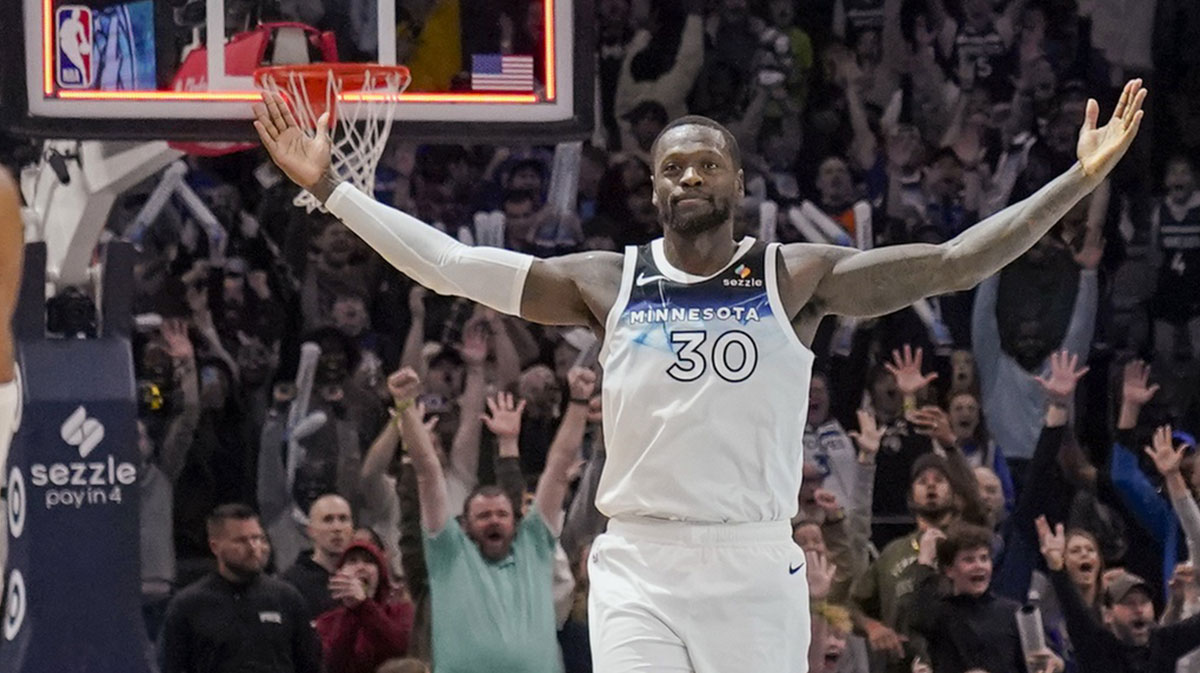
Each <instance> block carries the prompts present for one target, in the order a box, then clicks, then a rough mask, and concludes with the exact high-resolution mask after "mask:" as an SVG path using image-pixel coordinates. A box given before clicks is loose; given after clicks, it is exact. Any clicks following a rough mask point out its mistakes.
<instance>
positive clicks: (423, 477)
mask: <svg viewBox="0 0 1200 673" xmlns="http://www.w3.org/2000/svg"><path fill="white" fill-rule="evenodd" d="M420 389H421V379H420V378H419V377H418V376H417V373H416V372H415V371H413V370H412V369H410V368H408V367H405V368H404V369H401V370H400V371H398V372H396V373H395V374H392V375H391V376H389V377H388V392H390V393H391V394H392V399H396V400H402V402H400V404H399V406H398V409H397V411H398V415H399V417H400V418H399V423H400V437H401V439H403V441H404V445H405V446H406V447H408V451H409V455H410V456H412V461H413V469H414V470H415V471H416V475H417V492H418V494H419V497H420V502H421V525H422V526H423V527H424V528H425V531H426V532H427V533H429V534H430V535H437V534H438V533H439V532H441V530H442V529H443V528H445V527H446V522H447V521H448V520H449V518H450V510H449V508H448V505H447V502H446V477H445V474H444V473H443V472H442V465H441V463H440V462H439V461H438V456H437V450H436V449H435V448H434V446H433V437H432V436H430V434H429V431H428V430H426V429H425V425H424V423H423V422H422V421H423V419H422V418H421V417H420V416H419V415H418V411H417V407H416V397H417V393H418V392H419V391H420Z"/></svg>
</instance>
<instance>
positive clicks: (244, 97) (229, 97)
mask: <svg viewBox="0 0 1200 673" xmlns="http://www.w3.org/2000/svg"><path fill="white" fill-rule="evenodd" d="M58 97H59V98H62V99H63V100H165V101H210V102H216V101H225V102H228V101H244V102H254V101H258V100H262V94H260V93H258V92H257V91H90V90H89V91H59V92H58ZM395 97H397V96H394V95H392V94H382V93H377V94H369V93H346V94H342V95H341V96H338V100H341V101H348V102H351V103H357V102H380V101H384V100H389V99H391V98H395ZM398 98H399V99H400V100H402V101H404V102H406V103H536V102H538V100H537V96H535V95H533V94H495V93H483V94H466V93H404V94H400V95H399V96H398Z"/></svg>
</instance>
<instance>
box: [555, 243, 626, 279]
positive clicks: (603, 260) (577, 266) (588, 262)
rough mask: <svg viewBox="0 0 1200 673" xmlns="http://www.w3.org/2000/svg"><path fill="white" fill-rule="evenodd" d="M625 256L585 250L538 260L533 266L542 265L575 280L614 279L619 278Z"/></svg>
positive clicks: (616, 253) (604, 251)
mask: <svg viewBox="0 0 1200 673" xmlns="http://www.w3.org/2000/svg"><path fill="white" fill-rule="evenodd" d="M624 260H625V255H624V254H623V253H620V252H613V251H612V250H586V251H584V252H573V253H570V254H566V255H558V256H556V257H547V258H544V259H538V260H537V261H536V262H535V264H544V265H546V266H547V267H549V268H551V269H553V270H554V271H556V272H559V273H565V274H567V275H569V276H571V277H573V278H576V279H590V280H595V279H597V278H606V277H607V278H610V279H612V278H615V279H617V280H619V279H620V277H621V269H622V268H623V265H624Z"/></svg>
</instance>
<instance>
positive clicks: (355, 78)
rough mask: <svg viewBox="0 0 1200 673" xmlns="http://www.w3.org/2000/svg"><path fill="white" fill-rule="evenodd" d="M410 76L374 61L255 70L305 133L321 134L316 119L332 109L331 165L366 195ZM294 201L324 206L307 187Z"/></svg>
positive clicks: (401, 68) (265, 88)
mask: <svg viewBox="0 0 1200 673" xmlns="http://www.w3.org/2000/svg"><path fill="white" fill-rule="evenodd" d="M410 81H412V78H411V77H410V76H409V72H408V68H406V67H404V66H399V65H378V64H375V63H313V64H304V65H276V66H270V67H266V68H259V69H258V70H255V71H254V82H255V84H256V85H257V86H258V88H259V89H260V90H262V91H264V92H271V93H276V94H279V95H280V96H282V97H283V99H284V101H285V102H286V103H287V105H288V107H289V108H290V109H291V111H292V114H293V115H295V117H296V122H297V123H298V124H300V126H301V127H302V128H304V129H305V131H306V132H308V133H316V128H317V120H318V119H320V117H321V115H322V114H324V113H325V112H326V111H327V110H328V111H329V116H330V120H329V125H330V133H329V136H330V141H331V154H330V162H331V167H332V168H333V171H334V173H335V174H337V175H338V176H339V177H341V178H342V179H343V180H349V181H351V182H352V183H354V186H356V187H358V188H359V189H360V190H362V191H363V192H365V193H367V194H372V193H373V192H374V189H375V166H376V165H377V164H378V163H379V159H380V157H382V156H383V149H384V145H386V144H387V138H388V134H389V133H390V132H391V130H392V120H393V118H394V117H395V114H396V104H397V103H398V102H399V100H400V96H399V95H400V94H401V93H403V92H404V90H405V89H406V88H407V87H408V84H409V82H410ZM293 203H294V204H295V205H297V206H304V207H305V208H307V209H308V211H309V212H310V213H311V212H312V211H313V210H314V209H316V208H321V209H322V210H324V208H322V207H321V203H320V202H319V201H317V199H316V197H314V196H313V195H312V194H309V193H308V192H307V191H304V190H302V191H301V192H300V194H299V195H298V196H297V197H296V198H295V200H294V201H293Z"/></svg>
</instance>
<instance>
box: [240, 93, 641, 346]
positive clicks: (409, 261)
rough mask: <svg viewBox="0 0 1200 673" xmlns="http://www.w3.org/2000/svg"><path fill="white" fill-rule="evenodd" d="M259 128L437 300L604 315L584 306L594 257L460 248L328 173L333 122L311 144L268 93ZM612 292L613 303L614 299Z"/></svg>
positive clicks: (324, 197) (579, 316)
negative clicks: (536, 256) (449, 297)
mask: <svg viewBox="0 0 1200 673" xmlns="http://www.w3.org/2000/svg"><path fill="white" fill-rule="evenodd" d="M254 116H255V121H254V128H255V129H256V130H257V131H258V135H259V138H261V139H262V143H263V146H264V147H266V148H267V151H268V152H269V153H270V155H271V159H272V160H273V161H274V162H275V164H276V165H277V166H279V168H280V170H282V171H283V172H284V174H286V175H287V176H288V178H290V179H291V180H292V181H293V182H295V183H296V184H297V185H299V186H301V187H303V188H304V189H306V190H308V191H309V192H311V193H312V194H313V196H316V197H317V198H318V199H319V200H320V201H321V202H322V203H323V204H325V207H326V208H327V209H328V210H329V212H331V213H333V214H334V215H336V216H337V217H338V218H339V219H340V220H342V222H345V223H346V226H348V227H349V228H350V229H351V231H353V232H354V233H355V234H358V236H359V237H360V238H362V239H363V240H364V241H365V242H366V243H367V245H370V246H371V247H372V248H374V249H375V251H376V252H378V253H379V254H380V255H382V256H383V258H384V259H386V260H387V261H388V262H389V263H390V264H391V265H392V266H394V267H396V268H397V269H399V270H400V271H401V272H403V273H404V274H405V275H407V276H409V277H410V278H412V279H413V280H415V281H417V282H418V283H420V284H421V285H424V286H425V287H427V288H429V289H431V290H433V291H434V292H437V293H439V294H447V295H454V296H458V297H466V298H467V299H470V300H472V301H476V302H479V303H480V304H483V305H485V306H488V307H491V308H494V309H496V310H497V311H500V312H502V313H507V314H509V315H517V316H521V317H523V318H527V319H529V320H533V321H535V322H541V323H549V324H561V325H596V324H598V323H599V320H598V319H597V318H596V317H595V316H597V315H603V314H602V313H599V312H597V310H595V309H594V308H589V306H588V304H587V302H585V301H584V298H583V293H582V292H581V291H580V284H581V282H583V281H584V279H582V278H581V276H580V274H581V273H584V272H585V271H586V269H581V268H580V267H581V264H580V263H581V262H583V264H582V266H584V267H586V266H587V264H588V263H587V261H586V260H587V259H588V258H589V257H592V256H597V255H598V256H607V257H611V259H610V260H609V262H610V264H608V266H612V267H614V268H618V269H619V260H620V256H619V255H616V254H615V253H591V254H588V255H578V256H571V257H572V258H573V259H568V258H559V259H557V260H546V261H541V260H536V259H534V258H533V257H532V256H530V255H525V254H521V253H517V252H513V251H511V250H502V249H500V248H490V247H482V246H479V247H476V246H469V245H463V244H462V243H460V242H458V241H457V240H455V239H454V238H452V237H450V236H447V235H446V234H443V233H442V232H440V231H438V230H437V229H435V228H434V227H431V226H429V225H427V224H425V223H424V222H422V221H420V220H418V219H416V218H415V217H412V216H410V215H408V214H406V213H403V212H400V211H399V210H396V209H395V208H390V207H388V206H385V205H383V204H382V203H379V202H378V201H375V200H374V199H372V198H371V197H370V196H367V195H366V194H363V193H362V192H361V191H359V190H357V189H354V186H353V185H351V184H349V183H344V182H342V181H341V180H340V179H339V178H338V177H337V176H336V175H334V173H333V172H332V170H331V168H330V158H329V157H330V141H329V129H328V117H327V115H322V117H321V119H320V120H318V122H317V127H318V128H317V132H316V134H315V135H313V136H311V137H310V136H309V135H308V134H307V133H305V131H304V129H302V128H301V127H300V125H299V124H298V123H297V122H296V119H295V117H294V116H293V115H292V113H291V111H290V110H289V109H288V107H287V105H286V103H285V102H284V100H283V98H282V97H280V96H279V95H278V94H273V93H264V94H263V102H262V103H261V104H256V105H255V106H254ZM616 290H617V288H616V286H615V283H614V284H613V287H612V290H611V295H612V296H613V298H615V296H616Z"/></svg>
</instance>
